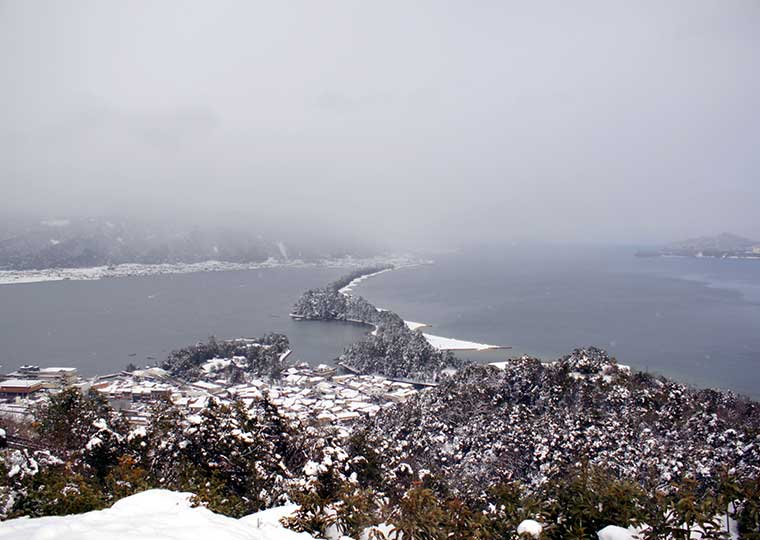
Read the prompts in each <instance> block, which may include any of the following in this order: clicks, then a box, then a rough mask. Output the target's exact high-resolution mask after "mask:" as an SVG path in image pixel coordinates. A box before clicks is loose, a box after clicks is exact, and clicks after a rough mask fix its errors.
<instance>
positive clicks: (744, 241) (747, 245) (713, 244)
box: [666, 232, 760, 251]
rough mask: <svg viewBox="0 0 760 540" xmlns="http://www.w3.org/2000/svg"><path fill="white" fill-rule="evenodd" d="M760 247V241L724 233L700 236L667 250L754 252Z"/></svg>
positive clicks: (673, 244)
mask: <svg viewBox="0 0 760 540" xmlns="http://www.w3.org/2000/svg"><path fill="white" fill-rule="evenodd" d="M757 246H760V241H755V240H750V239H749V238H745V237H743V236H739V235H738V234H733V233H729V232H723V233H720V234H717V235H715V236H700V237H698V238H690V239H687V240H681V241H679V242H673V243H671V244H669V245H668V246H666V249H690V250H718V251H752V248H753V247H757Z"/></svg>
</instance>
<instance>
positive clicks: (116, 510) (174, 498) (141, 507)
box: [0, 489, 313, 540]
mask: <svg viewBox="0 0 760 540" xmlns="http://www.w3.org/2000/svg"><path fill="white" fill-rule="evenodd" d="M191 497H192V494H191V493H177V492H175V491H168V490H165V489H152V490H149V491H143V492H142V493H138V494H137V495H132V496H131V497H127V498H125V499H122V500H120V501H118V502H116V503H115V504H114V505H113V506H112V507H111V508H108V509H105V510H98V511H95V512H87V513H86V514H77V515H70V516H50V517H42V518H34V519H28V518H18V519H11V520H8V521H6V522H4V523H3V524H2V526H0V539H4V538H8V539H11V538H25V539H27V540H43V539H44V540H103V539H108V540H141V539H142V540H148V539H150V540H209V539H212V538H213V539H214V540H312V539H313V537H312V536H311V535H309V534H306V533H296V532H293V531H289V530H287V529H285V528H283V527H282V525H280V523H279V521H278V520H279V518H280V517H283V516H286V515H289V514H292V512H293V510H294V509H295V507H294V506H293V505H291V506H287V507H283V508H274V509H271V510H266V511H264V512H259V513H256V514H252V515H250V516H246V517H244V518H241V519H239V520H238V519H234V518H230V517H226V516H222V515H220V514H215V513H213V512H212V511H211V510H208V509H207V508H200V507H195V508H194V507H192V506H191V504H190V498H191Z"/></svg>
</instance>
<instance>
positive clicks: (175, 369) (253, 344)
mask: <svg viewBox="0 0 760 540" xmlns="http://www.w3.org/2000/svg"><path fill="white" fill-rule="evenodd" d="M289 349H290V342H289V341H288V337H287V336H286V335H284V334H275V333H272V334H267V335H265V336H263V337H261V338H257V339H233V340H217V339H216V338H214V337H210V338H209V340H208V341H207V342H205V343H197V344H195V345H193V346H191V347H185V348H183V349H179V350H176V351H172V353H171V354H170V355H169V357H168V358H167V359H166V360H164V361H163V362H162V363H161V367H162V368H163V369H165V370H167V371H168V372H169V373H171V374H172V375H173V376H175V377H179V378H181V379H184V380H187V381H193V380H197V379H199V378H200V376H201V375H202V371H201V366H202V365H203V364H204V363H205V362H206V361H208V360H211V359H213V358H233V357H237V358H238V359H239V360H242V362H238V363H236V364H234V365H231V366H230V368H229V369H230V370H239V371H240V372H243V373H249V374H252V375H258V376H267V377H272V378H276V377H278V376H279V374H280V372H281V371H282V370H283V369H284V368H285V363H284V361H283V355H284V354H285V353H286V352H287V351H288V350H289ZM228 375H229V377H228V378H232V377H236V374H235V373H230V374H228ZM238 378H241V377H239V375H238Z"/></svg>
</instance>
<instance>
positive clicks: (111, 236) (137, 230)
mask: <svg viewBox="0 0 760 540" xmlns="http://www.w3.org/2000/svg"><path fill="white" fill-rule="evenodd" d="M347 254H353V253H351V252H349V251H347V248H345V247H343V246H335V245H328V244H327V243H325V244H324V245H321V246H315V245H314V244H313V243H311V242H308V243H307V242H295V243H293V242H291V241H289V240H288V241H283V240H282V239H280V238H272V237H264V236H263V235H262V234H259V233H258V232H256V231H251V230H246V229H245V228H244V227H242V226H240V227H237V228H236V227H230V226H227V227H222V226H218V225H214V224H210V225H207V226H204V227H198V226H187V227H181V226H177V225H172V226H168V225H164V224H148V223H144V222H137V221H129V220H109V219H104V218H82V219H46V220H42V221H39V222H37V223H34V224H29V225H26V226H24V227H20V228H17V229H16V230H13V231H11V230H8V231H5V232H2V233H0V268H6V269H12V270H31V269H45V268H86V267H94V266H108V265H119V264H127V263H135V264H165V263H173V264H176V263H198V262H203V261H209V260H217V261H223V262H232V263H252V262H263V261H266V260H267V259H270V258H274V259H278V260H288V259H294V258H298V259H313V258H319V257H334V256H343V255H347Z"/></svg>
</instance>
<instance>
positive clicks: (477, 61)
mask: <svg viewBox="0 0 760 540" xmlns="http://www.w3.org/2000/svg"><path fill="white" fill-rule="evenodd" d="M0 188H1V190H0V194H1V195H0V212H3V213H6V216H7V215H10V214H19V213H25V214H28V215H37V214H39V215H40V216H43V215H44V216H46V217H52V216H69V215H107V214H109V213H120V214H123V215H138V216H146V217H150V218H159V217H171V218H173V217H175V216H186V217H189V218H190V219H193V220H197V221H205V220H209V219H213V220H235V219H239V220H248V219H250V220H252V221H255V220H265V221H268V222H278V221H279V222H284V221H294V222H295V223H296V226H303V224H304V223H305V222H309V221H312V220H313V222H314V223H316V224H319V226H323V225H324V226H325V227H329V228H335V227H337V228H343V229H345V230H350V231H355V232H356V233H358V234H364V235H366V234H374V235H382V236H383V237H386V238H388V239H399V238H405V239H409V240H411V241H413V242H419V243H422V242H424V241H426V240H427V239H429V240H430V241H435V242H437V243H443V242H445V241H451V242H461V241H463V240H465V239H467V238H470V237H477V238H480V239H487V240H497V239H504V240H523V239H545V238H552V239H560V240H591V241H608V240H616V241H623V242H651V241H668V240H673V239H677V238H680V237H690V236H696V235H701V234H711V233H717V232H721V231H724V230H729V231H733V232H736V233H740V234H744V235H746V236H754V237H756V238H760V212H759V211H758V208H760V2H758V1H757V0H747V1H744V0H716V1H711V2H705V1H695V0H688V1H681V2H677V1H665V2H663V1H662V0H653V1H630V0H626V1H624V2H617V1H613V0H603V1H598V2H587V1H579V2H567V1H564V0H563V1H557V2H541V1H535V2H508V1H505V0H499V1H493V2H490V1H475V2H465V1H462V2H444V1H431V2H409V1H408V0H406V1H398V2H396V1H390V0H383V1H376V2H363V1H356V0H352V1H346V2H332V1H311V0H309V1H303V2H281V1H271V2H253V1H240V2H227V1H219V0H214V1H210V0H209V1H204V2H194V1H188V0H181V1H180V0H178V1H172V2H169V1H166V2H160V1H151V2H147V1H146V2H140V1H104V0H95V1H91V2H88V1H82V0H77V1H69V2H60V1H55V2H38V1H34V0H17V1H7V0H0Z"/></svg>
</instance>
